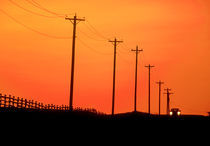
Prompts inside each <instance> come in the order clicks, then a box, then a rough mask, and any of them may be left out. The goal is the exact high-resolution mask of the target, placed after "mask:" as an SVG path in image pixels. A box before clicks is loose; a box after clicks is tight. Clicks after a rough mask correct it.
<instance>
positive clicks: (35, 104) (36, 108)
mask: <svg viewBox="0 0 210 146" xmlns="http://www.w3.org/2000/svg"><path fill="white" fill-rule="evenodd" d="M35 109H37V101H35Z"/></svg>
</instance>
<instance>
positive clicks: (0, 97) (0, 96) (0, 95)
mask: <svg viewBox="0 0 210 146" xmlns="http://www.w3.org/2000/svg"><path fill="white" fill-rule="evenodd" d="M1 100H2V94H0V108H1Z"/></svg>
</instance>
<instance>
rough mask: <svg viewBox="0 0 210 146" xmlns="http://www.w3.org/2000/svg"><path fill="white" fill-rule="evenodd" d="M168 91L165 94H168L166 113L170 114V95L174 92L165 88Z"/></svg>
mask: <svg viewBox="0 0 210 146" xmlns="http://www.w3.org/2000/svg"><path fill="white" fill-rule="evenodd" d="M165 91H166V93H164V94H167V106H166V114H167V115H169V113H170V95H171V94H173V93H171V92H170V91H171V89H169V88H167V89H165Z"/></svg>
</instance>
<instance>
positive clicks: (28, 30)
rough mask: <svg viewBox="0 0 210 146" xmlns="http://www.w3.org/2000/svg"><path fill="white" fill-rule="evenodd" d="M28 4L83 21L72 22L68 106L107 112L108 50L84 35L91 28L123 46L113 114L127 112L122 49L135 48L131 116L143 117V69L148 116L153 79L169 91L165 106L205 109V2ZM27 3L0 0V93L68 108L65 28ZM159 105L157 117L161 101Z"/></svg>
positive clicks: (209, 98) (128, 58)
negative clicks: (72, 76)
mask: <svg viewBox="0 0 210 146" xmlns="http://www.w3.org/2000/svg"><path fill="white" fill-rule="evenodd" d="M34 1H35V2H37V3H38V4H40V5H41V6H43V7H44V8H46V9H48V10H50V11H52V12H55V13H59V14H60V13H61V14H68V16H69V17H73V15H72V14H73V13H77V15H78V16H80V17H81V18H83V17H85V18H86V20H87V21H86V22H80V23H79V24H78V31H77V38H78V39H77V42H76V66H75V90H74V106H75V107H83V108H96V109H97V110H99V111H101V112H105V113H110V112H111V101H112V74H113V45H112V44H111V43H109V42H108V41H107V40H105V39H104V38H103V37H102V36H100V35H99V34H98V33H96V32H94V31H93V30H91V26H93V27H94V28H95V29H97V31H99V32H100V34H102V35H103V36H105V37H106V38H110V39H113V38H114V37H117V38H119V39H120V40H123V41H124V43H123V44H120V45H119V46H118V50H117V72H116V75H117V76H116V106H115V107H116V112H117V113H122V112H129V111H133V103H134V75H135V72H134V71H135V54H134V53H133V52H130V49H135V47H136V45H139V47H140V48H142V49H144V52H143V53H141V55H139V74H138V76H139V79H138V107H137V108H138V110H139V111H143V112H147V111H148V109H147V108H148V107H147V104H148V102H147V101H148V69H146V68H145V67H144V66H145V65H148V64H149V63H150V64H152V65H155V68H154V69H152V72H151V75H152V76H151V112H152V113H158V85H157V84H155V82H156V81H158V80H162V81H164V82H165V84H164V87H163V88H166V87H168V88H171V89H172V91H173V92H174V95H172V96H171V107H178V108H180V109H181V110H182V112H183V113H184V114H204V115H206V112H208V111H210V92H209V90H210V88H209V84H210V76H209V75H210V69H209V65H210V64H209V63H210V49H209V48H210V37H209V34H210V12H209V10H210V1H209V0H170V1H168V0H149V1H148V0H115V1H113V0H106V1H98V0H86V1H84V0H77V1H75V0H74V1H73V0H53V1H47V0H34ZM30 2H32V0H12V1H11V0H1V1H0V20H1V21H0V24H1V27H0V51H1V57H0V68H1V72H0V92H1V93H3V94H11V95H14V96H19V97H23V98H27V99H33V100H37V101H40V102H44V103H50V104H51V103H52V104H59V105H61V104H68V103H69V86H70V84H69V83H70V65H71V45H72V39H71V37H72V28H73V27H72V24H71V23H70V22H69V21H66V20H65V19H64V18H61V17H57V15H53V14H51V13H48V12H46V11H44V10H41V9H39V8H37V7H35V6H34V5H37V4H35V3H34V5H32V4H31V3H30ZM15 4H16V5H15ZM17 4H18V5H17ZM18 6H19V7H18ZM37 6H38V5H37ZM39 15H40V16H39ZM41 15H44V16H48V17H49V18H48V17H44V16H41ZM50 17H53V18H50ZM54 17H55V18H54ZM14 19H15V20H14ZM23 25H24V26H23ZM40 33H41V34H40ZM52 36H54V37H60V39H58V38H53V37H52ZM66 37H67V38H68V37H70V39H67V38H66ZM161 106H162V109H161V112H162V113H165V112H166V95H162V104H161Z"/></svg>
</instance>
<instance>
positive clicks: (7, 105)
mask: <svg viewBox="0 0 210 146" xmlns="http://www.w3.org/2000/svg"><path fill="white" fill-rule="evenodd" d="M0 108H4V109H15V110H18V109H23V110H40V111H70V108H69V106H67V105H54V104H44V103H41V102H38V101H34V100H27V99H23V98H20V97H15V96H11V95H9V96H7V95H2V94H0ZM73 110H74V111H83V112H91V113H96V114H104V113H101V112H98V111H97V110H95V109H92V108H85V109H83V108H80V107H78V108H74V109H73Z"/></svg>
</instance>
